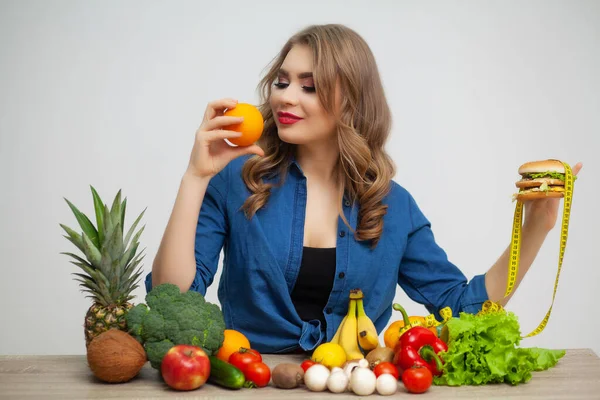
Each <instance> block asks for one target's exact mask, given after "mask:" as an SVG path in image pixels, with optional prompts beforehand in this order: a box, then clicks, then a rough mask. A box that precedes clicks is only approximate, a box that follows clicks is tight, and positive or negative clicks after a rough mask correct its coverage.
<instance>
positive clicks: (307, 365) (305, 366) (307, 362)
mask: <svg viewBox="0 0 600 400" xmlns="http://www.w3.org/2000/svg"><path fill="white" fill-rule="evenodd" d="M315 364H316V362H314V361H313V360H304V361H303V362H302V364H300V367H301V368H302V369H303V370H304V372H306V370H307V369H309V368H310V367H312V366H313V365H315Z"/></svg>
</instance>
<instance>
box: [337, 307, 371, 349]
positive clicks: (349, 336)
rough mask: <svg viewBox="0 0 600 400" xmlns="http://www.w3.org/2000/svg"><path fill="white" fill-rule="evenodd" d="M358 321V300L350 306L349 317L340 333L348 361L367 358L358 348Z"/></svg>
mask: <svg viewBox="0 0 600 400" xmlns="http://www.w3.org/2000/svg"><path fill="white" fill-rule="evenodd" d="M357 329H358V320H357V318H356V300H354V299H351V300H350V304H349V305H348V315H346V321H345V322H344V325H343V327H342V331H341V332H340V338H339V344H340V346H342V348H343V349H344V351H345V352H346V358H347V359H348V360H356V359H361V358H365V356H364V355H363V353H362V352H361V351H360V348H359V347H358V335H357V332H358V331H357Z"/></svg>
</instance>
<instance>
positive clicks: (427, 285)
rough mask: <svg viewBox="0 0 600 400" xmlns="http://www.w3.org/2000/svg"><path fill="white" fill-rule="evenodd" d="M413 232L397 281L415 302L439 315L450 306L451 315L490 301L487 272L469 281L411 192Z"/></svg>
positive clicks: (467, 310)
mask: <svg viewBox="0 0 600 400" xmlns="http://www.w3.org/2000/svg"><path fill="white" fill-rule="evenodd" d="M409 211H410V218H411V231H410V233H409V235H408V240H407V245H406V250H405V253H404V256H403V258H402V261H401V265H400V268H399V273H398V284H399V285H400V286H401V287H402V289H403V290H404V291H405V292H406V294H407V295H408V296H409V297H410V298H411V299H413V300H414V301H416V302H418V303H420V304H423V305H424V306H425V307H426V308H427V310H428V311H429V312H430V313H433V314H435V315H436V316H437V317H438V318H439V311H440V310H441V309H442V308H444V307H450V308H451V309H452V314H453V315H454V316H458V314H459V313H460V312H468V313H477V312H478V311H479V310H480V309H481V305H482V304H483V302H485V301H486V300H488V294H487V290H486V288H485V275H477V276H475V277H473V279H471V281H470V282H469V281H468V280H467V278H466V277H465V275H464V274H463V273H462V272H461V271H460V269H458V267H457V266H456V265H454V264H453V263H451V262H450V261H449V260H448V257H447V255H446V253H445V252H444V250H443V249H441V248H440V247H439V246H438V244H437V243H436V241H435V238H434V235H433V232H432V230H431V224H430V222H429V221H428V220H427V218H426V217H425V216H424V215H423V213H422V212H421V210H420V209H419V207H418V206H417V204H416V202H415V200H414V199H413V198H412V196H410V195H409Z"/></svg>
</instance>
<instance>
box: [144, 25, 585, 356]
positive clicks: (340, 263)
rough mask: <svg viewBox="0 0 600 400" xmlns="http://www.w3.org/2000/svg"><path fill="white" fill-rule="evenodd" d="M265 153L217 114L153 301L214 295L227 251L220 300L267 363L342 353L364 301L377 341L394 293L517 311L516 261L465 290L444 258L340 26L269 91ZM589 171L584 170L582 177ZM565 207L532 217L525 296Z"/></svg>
mask: <svg viewBox="0 0 600 400" xmlns="http://www.w3.org/2000/svg"><path fill="white" fill-rule="evenodd" d="M261 88H262V100H263V104H262V106H261V112H262V113H263V116H264V118H265V129H264V133H263V136H262V138H261V140H260V142H259V144H260V147H259V146H257V145H253V146H250V147H244V148H241V147H238V148H235V147H230V146H229V145H228V144H227V143H226V142H225V141H224V139H228V138H234V137H237V136H239V134H238V133H236V132H232V131H227V130H224V129H223V128H224V127H226V126H228V125H230V124H234V123H239V122H240V121H241V119H240V118H235V117H227V116H223V115H222V114H223V111H224V110H225V109H227V108H233V107H235V105H236V101H235V100H232V99H223V100H218V101H215V102H212V103H210V104H209V105H208V107H207V109H206V113H205V115H204V120H203V122H202V124H201V126H200V128H199V129H198V131H197V132H196V140H195V144H194V147H193V149H192V154H191V157H190V162H189V166H188V168H187V171H186V172H185V174H184V176H183V178H182V181H181V185H180V188H179V192H178V195H177V199H176V201H175V205H174V208H173V212H172V215H171V218H170V220H169V223H168V225H167V228H166V231H165V234H164V237H163V240H162V242H161V245H160V248H159V250H158V252H157V255H156V258H155V260H154V265H153V268H152V274H149V275H148V277H147V279H146V286H147V289H148V290H150V288H151V287H152V286H155V285H158V284H161V283H165V282H170V283H174V284H176V285H178V286H179V287H180V288H181V290H183V291H186V290H195V291H198V292H200V293H202V294H205V293H206V289H207V287H208V286H209V285H210V284H211V283H212V281H213V277H214V274H215V273H216V270H217V265H218V261H219V254H220V251H221V249H222V248H223V249H224V269H223V273H222V277H221V281H220V284H219V290H218V296H219V301H220V302H221V306H222V310H223V313H224V317H225V322H226V325H227V327H228V328H231V329H236V330H239V331H241V332H243V333H244V334H246V336H247V337H248V338H249V340H250V342H251V343H252V346H253V347H254V348H256V349H257V350H259V351H262V352H273V353H276V352H289V351H294V350H306V351H309V350H311V349H313V348H315V347H316V346H317V345H318V344H319V343H321V342H325V341H328V340H330V339H331V338H332V337H333V335H334V333H335V331H336V329H337V327H338V325H339V323H340V322H341V320H342V319H343V317H344V315H345V314H346V311H347V306H348V293H349V291H350V290H351V289H353V288H361V289H362V291H363V292H364V293H365V296H366V297H365V308H366V312H367V314H368V315H369V317H370V318H371V319H372V320H373V321H374V323H375V325H376V327H377V329H378V331H381V330H382V329H383V328H384V327H385V326H386V325H387V323H388V320H389V318H390V315H391V304H392V301H393V299H394V295H395V293H396V285H397V284H398V285H400V286H401V287H402V289H404V290H405V291H406V293H407V294H408V295H409V296H410V297H411V298H412V299H413V300H414V301H416V302H419V303H421V304H424V305H425V307H426V308H427V309H428V310H429V311H430V312H434V313H437V312H438V311H439V310H440V309H441V308H443V307H446V306H450V307H451V308H452V310H453V312H454V313H455V314H457V313H458V312H460V311H467V312H477V311H478V310H479V308H480V307H481V305H482V303H483V302H484V301H485V300H488V299H492V300H495V301H499V302H501V303H505V302H506V301H507V300H508V299H504V298H503V295H504V289H505V287H506V280H507V265H508V250H507V251H505V252H504V253H503V254H502V255H501V257H500V258H499V259H498V261H497V262H496V263H495V264H494V265H493V266H492V267H491V269H490V270H489V271H488V272H487V274H485V275H479V276H476V277H474V278H473V279H472V280H471V281H470V282H468V281H467V279H466V278H465V276H464V275H463V274H462V273H461V271H460V270H459V269H458V268H457V267H456V266H455V265H453V264H452V263H451V262H449V261H448V259H447V257H446V254H445V253H444V251H443V250H442V249H441V248H440V247H438V245H437V244H436V242H435V240H434V237H433V234H432V232H431V230H430V225H429V222H428V220H427V219H426V218H425V216H424V215H423V214H422V212H421V211H420V210H419V208H418V206H417V204H416V203H415V201H414V199H413V198H412V196H411V195H410V194H409V193H408V192H407V191H406V190H405V189H403V188H402V187H401V186H399V185H398V184H397V183H395V182H393V181H392V177H393V176H394V166H393V163H392V161H391V159H390V157H389V156H388V155H387V154H386V152H385V150H384V145H385V142H386V140H387V138H388V135H389V131H390V124H391V116H390V110H389V107H388V105H387V103H386V99H385V95H384V90H383V88H382V84H381V81H380V78H379V74H378V70H377V65H376V63H375V59H374V57H373V54H372V53H371V51H370V49H369V47H368V45H367V44H366V43H365V42H364V40H363V39H362V38H361V37H360V36H359V35H357V34H356V33H355V32H354V31H352V30H350V29H348V28H346V27H344V26H341V25H325V26H312V27H309V28H307V29H306V30H304V31H302V32H299V33H298V34H297V35H295V36H293V37H292V38H291V39H290V40H289V42H288V43H287V44H286V45H285V46H284V48H283V49H282V51H281V53H280V55H279V57H277V58H276V59H275V60H274V62H273V64H272V66H271V69H270V71H269V72H268V73H267V75H266V76H265V77H264V79H263V80H262V82H261ZM580 167H581V166H580V165H578V166H576V167H575V168H574V170H575V171H574V172H577V171H578V170H579V168H580ZM558 203H559V202H558V201H557V200H554V199H551V200H543V201H542V200H537V201H534V202H530V203H529V204H527V205H526V220H525V223H524V226H523V239H522V247H521V264H520V270H519V276H518V278H517V286H518V284H519V282H520V281H521V280H522V278H523V275H524V274H525V273H526V272H527V270H528V269H529V266H530V265H531V263H532V262H533V259H534V257H535V256H536V254H537V252H538V250H539V249H540V247H541V245H542V243H543V241H544V238H545V236H546V234H547V233H548V231H549V230H550V229H551V228H552V227H553V226H554V224H555V223H556V218H557V208H558Z"/></svg>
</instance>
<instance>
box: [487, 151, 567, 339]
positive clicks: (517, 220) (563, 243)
mask: <svg viewBox="0 0 600 400" xmlns="http://www.w3.org/2000/svg"><path fill="white" fill-rule="evenodd" d="M562 164H563V165H564V167H565V192H564V200H565V201H564V207H563V215H562V223H561V231H560V250H559V255H558V271H557V272H556V280H555V281H554V292H553V293H552V303H551V304H550V309H548V312H547V313H546V316H545V317H544V319H543V320H542V322H541V323H540V324H539V325H538V327H537V328H535V329H534V330H533V331H532V332H531V333H529V334H528V335H526V336H524V338H526V337H531V336H535V335H537V334H539V333H540V332H542V331H543V330H544V328H545V327H546V325H547V324H548V320H549V319H550V314H551V313H552V307H553V306H554V298H555V297H556V290H557V288H558V279H559V277H560V270H561V268H562V263H563V257H564V254H565V248H566V247H567V234H568V232H569V217H570V215H571V201H572V199H573V181H574V179H573V171H571V167H570V166H569V165H568V164H567V163H564V162H563V163H562ZM522 221H523V203H522V202H520V201H518V200H517V205H516V207H515V215H514V218H513V228H512V240H511V245H510V256H509V262H508V281H507V283H506V293H505V294H504V297H507V296H508V295H510V294H511V292H512V291H513V289H514V287H515V282H516V280H517V273H518V272H519V258H520V254H521V222H522ZM488 307H491V308H489V309H487V310H486V312H491V311H493V310H492V308H493V305H488ZM499 307H500V310H501V309H502V308H501V306H499ZM496 308H497V307H496ZM482 311H483V309H482Z"/></svg>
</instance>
